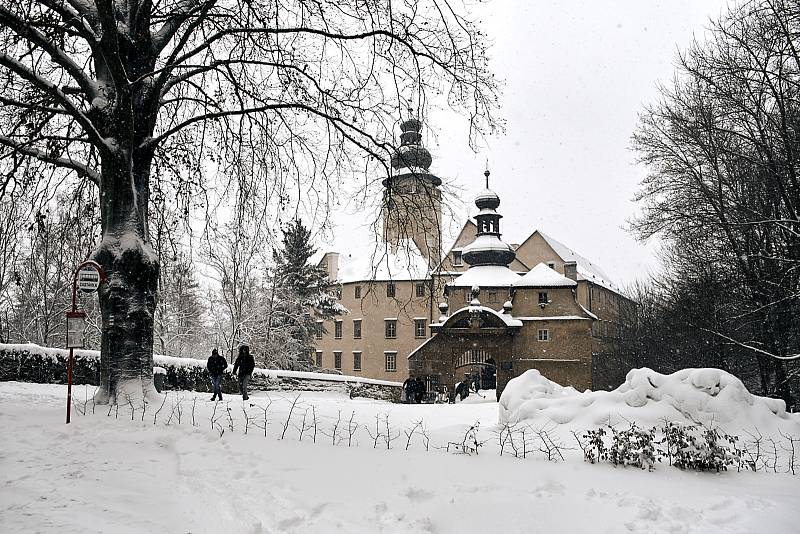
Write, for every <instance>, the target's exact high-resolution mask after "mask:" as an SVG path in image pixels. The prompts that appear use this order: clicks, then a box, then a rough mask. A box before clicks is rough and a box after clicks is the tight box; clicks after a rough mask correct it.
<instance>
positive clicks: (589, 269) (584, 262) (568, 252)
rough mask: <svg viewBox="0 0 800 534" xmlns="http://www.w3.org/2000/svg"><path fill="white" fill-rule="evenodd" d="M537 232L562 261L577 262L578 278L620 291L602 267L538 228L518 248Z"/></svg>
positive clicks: (616, 291)
mask: <svg viewBox="0 0 800 534" xmlns="http://www.w3.org/2000/svg"><path fill="white" fill-rule="evenodd" d="M537 233H538V234H539V235H540V236H541V237H542V239H544V241H545V243H547V244H548V245H549V246H550V248H552V249H553V251H554V252H555V253H556V254H558V256H559V257H560V258H561V259H562V260H563V261H574V262H575V263H577V264H578V280H588V281H589V282H592V283H595V284H597V285H601V286H603V287H605V288H607V289H610V290H611V291H614V292H615V293H621V291H620V289H619V287H617V285H616V284H615V283H614V282H613V281H612V280H611V277H610V276H608V274H607V273H606V272H605V271H603V269H602V268H601V267H600V266H599V265H597V264H596V263H593V262H591V261H589V260H588V259H586V258H585V257H584V256H581V255H580V254H578V253H577V252H575V251H574V250H572V249H571V248H569V247H567V246H566V245H564V244H563V243H561V242H560V241H558V240H557V239H554V238H552V237H550V236H549V235H547V234H545V233H544V232H542V231H540V230H534V231H533V232H532V233H531V235H529V236H528V238H527V239H525V241H523V242H522V244H521V245H520V248H521V247H522V246H523V245H524V244H525V243H527V242H528V241H530V239H531V238H532V237H533V236H534V235H536V234H537Z"/></svg>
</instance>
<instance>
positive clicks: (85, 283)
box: [78, 264, 100, 293]
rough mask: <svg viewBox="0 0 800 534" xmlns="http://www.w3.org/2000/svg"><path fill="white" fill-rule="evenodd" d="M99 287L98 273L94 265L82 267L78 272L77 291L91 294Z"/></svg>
mask: <svg viewBox="0 0 800 534" xmlns="http://www.w3.org/2000/svg"><path fill="white" fill-rule="evenodd" d="M99 286H100V271H99V270H98V269H97V267H95V266H94V265H91V264H89V265H84V266H83V267H81V270H80V271H78V289H80V290H81V291H83V292H84V293H93V292H95V291H97V288H98V287H99Z"/></svg>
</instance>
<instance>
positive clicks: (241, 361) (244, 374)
mask: <svg viewBox="0 0 800 534" xmlns="http://www.w3.org/2000/svg"><path fill="white" fill-rule="evenodd" d="M255 368H256V361H255V360H254V359H253V357H252V356H251V355H250V347H248V346H247V345H242V346H241V347H239V355H238V356H237V357H236V361H235V362H233V374H234V375H236V376H237V377H238V379H239V391H240V392H241V393H242V400H247V399H249V398H250V397H248V396H247V384H248V382H250V375H251V374H252V373H253V369H255ZM237 371H238V374H237Z"/></svg>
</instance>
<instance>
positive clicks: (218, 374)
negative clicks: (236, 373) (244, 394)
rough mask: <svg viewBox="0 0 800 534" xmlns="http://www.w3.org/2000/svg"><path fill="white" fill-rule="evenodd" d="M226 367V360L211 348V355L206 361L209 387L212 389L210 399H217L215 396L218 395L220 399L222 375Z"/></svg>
mask: <svg viewBox="0 0 800 534" xmlns="http://www.w3.org/2000/svg"><path fill="white" fill-rule="evenodd" d="M227 368H228V361H227V360H226V359H225V358H223V357H222V356H220V355H219V352H217V349H214V350H212V351H211V357H210V358H209V359H208V362H207V363H206V369H208V374H210V375H211V388H212V389H213V390H214V395H213V396H212V397H211V400H212V401H213V400H217V396H219V400H222V375H223V373H224V372H225V369H227Z"/></svg>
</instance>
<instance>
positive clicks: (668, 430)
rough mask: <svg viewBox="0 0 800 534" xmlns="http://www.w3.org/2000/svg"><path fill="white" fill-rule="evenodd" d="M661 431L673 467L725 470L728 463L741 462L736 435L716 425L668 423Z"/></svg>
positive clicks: (729, 464)
mask: <svg viewBox="0 0 800 534" xmlns="http://www.w3.org/2000/svg"><path fill="white" fill-rule="evenodd" d="M663 431H664V439H663V440H662V443H664V444H665V445H666V454H667V458H668V459H669V462H670V464H672V465H674V466H675V467H678V468H680V469H691V470H696V471H710V470H715V471H726V470H727V469H728V466H732V465H737V464H738V463H739V462H740V459H741V453H740V452H739V450H738V449H737V447H736V442H737V441H738V439H739V438H738V437H736V436H730V435H728V434H726V433H724V432H721V431H720V430H719V429H718V428H711V427H706V426H704V425H699V424H691V425H685V424H681V423H675V422H667V423H666V424H665V425H664V428H663Z"/></svg>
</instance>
